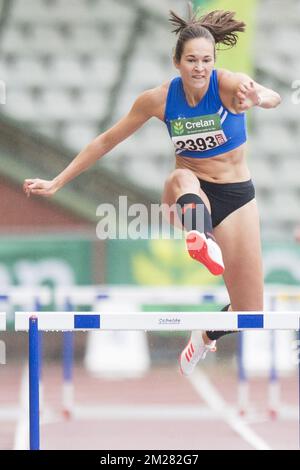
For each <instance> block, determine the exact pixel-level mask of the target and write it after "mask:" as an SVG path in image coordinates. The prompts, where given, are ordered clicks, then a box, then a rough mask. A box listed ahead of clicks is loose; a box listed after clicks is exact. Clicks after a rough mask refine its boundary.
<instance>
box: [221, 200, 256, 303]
mask: <svg viewBox="0 0 300 470" xmlns="http://www.w3.org/2000/svg"><path fill="white" fill-rule="evenodd" d="M214 235H215V237H216V239H217V242H218V244H219V245H220V248H221V250H222V254H223V259H224V265H225V272H224V276H223V277H224V281H225V284H226V287H227V289H228V293H229V297H230V300H231V304H232V309H233V310H241V311H243V310H262V309H263V268H262V254H261V241H260V226H259V216H258V210H257V205H256V201H255V199H253V200H252V201H250V202H248V203H247V204H246V205H245V206H243V207H241V208H240V209H238V210H236V211H235V212H233V213H232V214H230V215H229V216H228V217H226V219H224V221H223V222H221V224H219V225H218V226H217V227H216V228H215V230H214Z"/></svg>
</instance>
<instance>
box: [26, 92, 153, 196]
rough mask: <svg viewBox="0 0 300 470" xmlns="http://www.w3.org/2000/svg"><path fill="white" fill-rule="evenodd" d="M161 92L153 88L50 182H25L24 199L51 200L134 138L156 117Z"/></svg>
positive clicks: (29, 180)
mask: <svg viewBox="0 0 300 470" xmlns="http://www.w3.org/2000/svg"><path fill="white" fill-rule="evenodd" d="M160 88H161V87H157V88H153V89H151V90H147V91H145V92H144V93H142V94H141V95H140V96H139V97H138V98H137V99H136V101H135V102H134V104H133V106H132V108H131V110H130V111H129V113H128V114H127V115H126V116H125V117H123V118H122V119H121V120H120V121H119V122H117V124H115V125H114V126H113V127H111V128H110V129H108V130H107V131H105V132H103V133H102V134H100V135H99V136H98V137H96V138H95V139H94V140H93V141H92V142H90V143H89V144H88V145H87V146H86V147H85V148H84V149H83V150H82V151H81V152H80V153H79V154H78V155H77V156H76V157H75V158H74V159H73V160H72V162H71V163H70V164H69V165H68V166H67V167H66V168H65V169H64V170H63V171H62V172H61V173H60V174H59V175H57V176H56V178H54V179H53V180H42V179H40V178H33V179H26V180H25V181H24V185H23V188H24V191H25V193H26V194H27V196H30V194H36V195H39V196H52V195H53V194H55V193H56V191H58V190H59V189H60V188H62V187H63V186H64V185H65V184H67V183H68V182H69V181H71V180H73V179H74V178H76V176H78V175H80V174H81V173H82V172H84V171H85V170H87V169H88V168H89V167H90V166H91V165H93V164H94V163H95V162H96V161H97V160H99V159H100V158H101V157H103V156H104V155H105V154H107V153H108V152H109V151H110V150H112V149H113V148H114V147H115V146H116V145H118V144H119V143H120V142H122V140H124V139H126V138H127V137H129V136H130V135H131V134H133V133H134V132H135V131H136V130H137V129H139V128H140V127H141V126H142V125H143V124H144V123H145V122H146V121H148V120H149V119H150V118H151V117H153V116H157V114H158V112H159V111H158V110H159V105H160V102H161V98H162V91H161V90H160Z"/></svg>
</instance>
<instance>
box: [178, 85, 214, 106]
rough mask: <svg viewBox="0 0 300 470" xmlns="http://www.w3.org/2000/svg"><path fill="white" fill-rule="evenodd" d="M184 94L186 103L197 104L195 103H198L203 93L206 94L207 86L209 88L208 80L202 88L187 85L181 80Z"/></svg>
mask: <svg viewBox="0 0 300 470" xmlns="http://www.w3.org/2000/svg"><path fill="white" fill-rule="evenodd" d="M182 86H183V90H184V94H185V97H186V100H187V102H188V104H189V105H190V106H192V107H195V106H197V104H199V103H200V101H201V100H202V98H203V97H204V95H205V94H206V92H207V90H208V88H209V82H208V83H207V85H206V86H205V87H204V88H201V89H199V88H193V87H190V86H188V85H186V84H185V83H184V82H182Z"/></svg>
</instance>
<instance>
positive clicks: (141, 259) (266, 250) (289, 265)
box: [106, 240, 300, 286]
mask: <svg viewBox="0 0 300 470" xmlns="http://www.w3.org/2000/svg"><path fill="white" fill-rule="evenodd" d="M263 261H264V272H265V281H266V283H273V284H290V285H291V284H292V285H300V245H299V244H296V243H294V244H293V243H290V242H285V243H284V242H282V243H264V245H263ZM106 263H107V265H106V273H107V282H108V283H113V284H141V285H160V286H164V285H197V286H216V285H222V284H223V279H222V277H221V276H218V277H216V276H212V275H211V274H210V273H209V272H208V270H207V269H206V268H204V267H203V266H202V265H201V264H199V263H196V262H195V261H193V260H192V259H191V258H190V256H189V255H188V253H187V250H186V247H185V242H184V241H183V240H135V241H133V240H132V241H131V240H111V241H109V242H107V256H106Z"/></svg>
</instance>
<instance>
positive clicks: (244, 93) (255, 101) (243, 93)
mask: <svg viewBox="0 0 300 470" xmlns="http://www.w3.org/2000/svg"><path fill="white" fill-rule="evenodd" d="M259 104H260V98H259V95H258V93H257V90H256V89H255V86H254V83H253V81H252V80H249V81H244V82H241V83H240V84H239V85H238V88H237V91H236V95H235V109H236V111H237V112H239V113H243V112H244V111H247V109H250V108H252V107H253V106H257V105H259Z"/></svg>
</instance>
